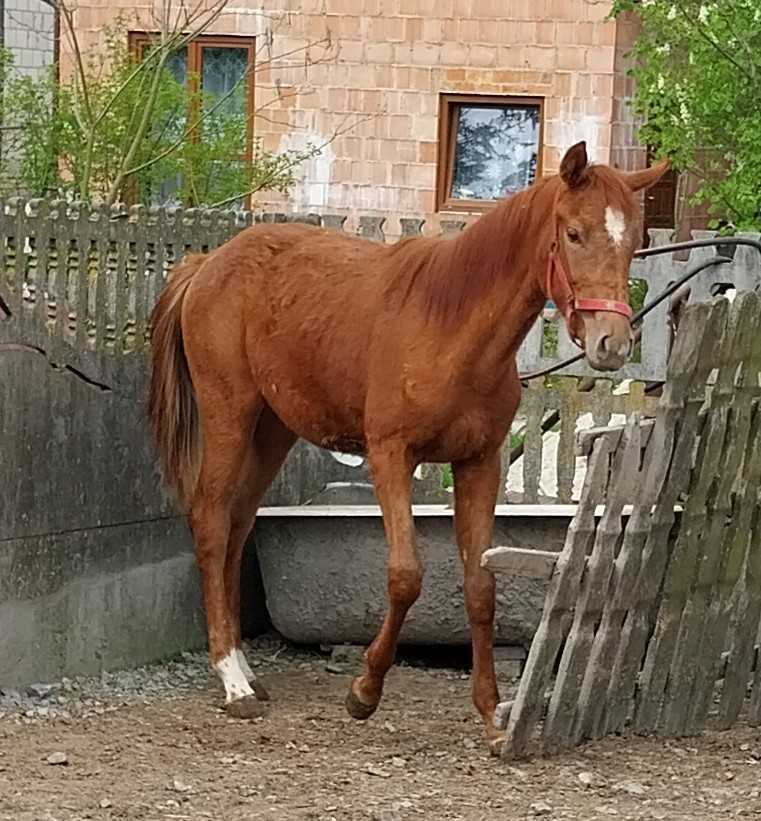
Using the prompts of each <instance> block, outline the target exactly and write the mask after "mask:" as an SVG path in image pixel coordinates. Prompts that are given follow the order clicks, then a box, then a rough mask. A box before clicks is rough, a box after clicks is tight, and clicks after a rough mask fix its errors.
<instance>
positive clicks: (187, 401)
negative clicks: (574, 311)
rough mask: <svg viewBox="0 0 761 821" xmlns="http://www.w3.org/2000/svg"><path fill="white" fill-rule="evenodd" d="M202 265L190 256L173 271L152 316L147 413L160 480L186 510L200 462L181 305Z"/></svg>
mask: <svg viewBox="0 0 761 821" xmlns="http://www.w3.org/2000/svg"><path fill="white" fill-rule="evenodd" d="M204 260H205V256H204V255H203V254H191V255H189V256H187V257H185V259H183V260H182V262H180V263H178V264H177V265H175V266H174V268H173V269H172V271H171V273H170V275H169V281H168V283H167V285H166V287H165V288H164V290H163V291H162V292H161V295H160V296H159V298H158V301H157V302H156V306H155V307H154V309H153V312H152V313H151V365H152V369H151V386H150V392H149V400H148V413H149V416H150V420H151V426H152V427H153V436H154V441H155V444H156V449H157V450H158V454H159V462H160V465H161V469H162V473H163V475H164V480H165V481H166V482H167V484H168V485H169V486H170V488H171V489H172V490H173V491H174V493H175V495H176V496H177V498H178V500H179V501H180V503H181V504H182V506H183V507H184V508H185V509H187V508H188V507H189V505H190V502H191V501H192V498H193V493H194V491H195V488H196V483H197V481H198V473H199V469H200V463H201V431H200V426H199V419H198V406H197V404H196V397H195V391H194V390H193V380H192V379H191V376H190V369H189V367H188V360H187V357H186V355H185V346H184V343H183V337H182V325H181V321H180V320H181V315H182V303H183V301H184V299H185V294H186V293H187V290H188V286H189V285H190V282H191V280H192V278H193V276H194V274H195V273H196V272H197V271H198V269H199V268H200V267H201V265H202V263H203V262H204Z"/></svg>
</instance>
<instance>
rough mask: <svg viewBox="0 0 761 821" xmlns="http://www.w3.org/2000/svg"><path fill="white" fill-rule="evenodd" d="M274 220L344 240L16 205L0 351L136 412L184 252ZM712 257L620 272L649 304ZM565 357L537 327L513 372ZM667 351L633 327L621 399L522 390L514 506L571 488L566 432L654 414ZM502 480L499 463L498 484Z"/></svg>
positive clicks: (665, 343)
mask: <svg viewBox="0 0 761 821" xmlns="http://www.w3.org/2000/svg"><path fill="white" fill-rule="evenodd" d="M286 220H301V221H308V222H312V223H315V224H322V225H324V226H325V227H328V228H332V229H334V230H345V229H346V218H345V217H342V216H331V215H325V216H319V215H316V214H302V215H286V214H278V213H268V214H252V213H234V212H229V211H205V210H183V209H163V208H145V207H142V206H136V207H134V208H131V209H125V208H122V207H121V206H119V207H116V208H113V209H108V208H94V209H91V208H89V207H87V206H85V205H82V204H77V203H73V204H71V203H68V204H67V203H65V202H63V201H52V202H45V201H42V200H31V201H28V202H27V201H24V200H21V199H13V200H10V201H8V202H6V203H4V204H0V253H1V254H2V260H1V261H0V311H3V306H5V311H4V313H7V314H8V321H7V322H5V323H3V326H4V331H3V333H2V342H3V343H5V344H6V346H7V345H9V344H13V345H24V346H26V347H27V348H28V349H34V350H36V351H38V352H39V353H41V354H42V355H44V356H45V357H46V358H47V360H48V362H49V363H50V364H51V365H52V366H54V367H57V368H63V369H67V370H68V371H69V372H70V373H73V374H77V375H78V376H79V377H80V378H82V379H86V380H88V381H89V382H90V383H91V384H92V385H94V386H95V387H98V386H99V387H100V388H102V389H103V390H110V391H111V392H114V393H117V394H119V395H121V396H124V397H131V398H132V399H137V398H138V397H140V396H142V392H143V388H144V384H143V381H142V380H143V377H144V369H143V368H142V367H139V368H134V367H133V365H132V362H133V361H137V359H139V358H140V356H141V354H142V352H143V349H144V348H145V346H146V344H147V333H146V329H147V324H148V318H149V314H150V310H151V308H152V306H153V304H154V301H155V298H156V295H157V293H158V292H159V291H160V290H161V288H162V287H163V284H164V281H165V279H166V275H167V271H168V270H169V268H170V266H171V265H172V264H173V263H174V262H175V261H177V260H178V259H180V258H181V257H182V256H183V255H184V254H185V253H186V252H188V251H191V250H194V251H206V250H209V249H213V248H215V247H217V246H218V245H220V244H221V243H223V242H225V241H226V240H227V239H229V238H230V237H231V236H233V235H234V234H235V233H237V232H238V231H240V230H242V229H244V228H246V227H248V226H250V225H251V224H253V223H254V222H257V221H263V222H282V221H286ZM384 222H385V221H384V220H383V219H382V218H377V217H369V216H368V217H364V216H362V217H359V218H358V219H357V220H355V221H354V223H353V227H354V229H355V230H356V233H357V234H359V235H360V236H363V237H366V238H368V239H374V240H377V241H384V239H385V235H384V230H383V229H384ZM464 225H465V223H464V222H462V221H458V220H440V222H439V224H438V226H433V229H434V230H438V231H441V232H442V233H444V234H451V235H456V233H457V232H458V231H460V230H461V229H462V228H463V227H464ZM424 230H427V226H425V225H424V223H423V221H422V220H418V219H402V220H400V231H398V232H396V233H399V234H401V235H402V236H405V237H409V236H415V235H419V234H421V233H422V232H423V231H424ZM701 235H702V234H701ZM669 239H670V235H669V233H668V232H664V231H654V232H652V236H651V240H652V244H654V245H662V244H664V243H666V242H667V241H668V240H669ZM712 254H713V251H712V250H711V249H697V250H694V251H693V252H692V254H691V255H690V258H689V259H688V260H687V261H677V260H675V259H673V258H671V257H670V256H658V257H652V258H649V259H646V260H638V261H636V262H635V263H634V265H633V267H632V278H633V279H639V280H643V281H645V282H646V283H647V289H648V294H650V295H653V294H654V293H655V292H657V291H659V290H660V289H661V288H662V287H664V286H665V285H666V284H668V283H669V282H671V281H673V280H675V279H676V278H677V277H678V276H679V275H680V274H681V273H682V272H683V271H684V270H685V267H686V266H692V265H694V264H695V263H696V262H699V261H701V260H703V259H705V258H707V257H708V256H710V255H712ZM760 277H761V265H759V264H758V259H757V255H756V252H755V251H754V250H753V249H748V248H738V249H737V251H736V253H735V255H734V260H733V262H732V263H731V264H726V265H722V266H712V267H711V268H709V269H707V270H706V271H704V272H703V273H702V274H701V275H700V276H699V277H697V278H696V280H694V281H693V283H692V299H693V300H695V299H702V298H705V297H706V296H707V295H710V293H711V291H712V289H713V288H714V287H715V286H716V285H717V284H724V283H728V282H729V283H734V284H735V285H736V286H737V287H738V288H743V289H754V288H756V287H757V286H758V285H759V282H760V281H761V278H760ZM549 336H553V337H556V338H557V350H556V351H555V353H554V354H553V355H552V356H550V355H549V354H548V353H547V346H546V342H547V339H548V338H549ZM571 348H572V343H571V342H570V341H569V340H568V339H567V336H566V334H565V330H564V328H563V327H558V330H557V331H556V332H555V333H554V334H552V335H550V334H549V333H548V320H547V319H546V318H541V319H540V320H538V321H537V324H536V325H535V327H534V328H533V329H532V331H531V332H530V334H529V336H528V338H527V340H526V342H525V344H524V345H523V346H522V348H521V350H520V354H519V360H520V369H521V370H522V371H531V370H534V369H536V368H538V367H543V366H545V365H547V364H551V363H553V362H556V361H558V360H559V359H560V358H562V357H563V356H565V355H566V354H567V353H568V352H569V351H571ZM668 348H669V339H668V329H667V322H666V305H665V304H664V305H662V306H660V307H659V308H658V309H656V310H655V311H653V312H652V313H651V314H650V315H649V316H648V318H647V319H646V321H645V325H644V330H643V337H642V355H641V359H640V361H639V362H633V363H631V364H629V365H627V366H626V367H625V368H624V370H623V371H622V372H621V373H619V374H617V379H621V378H627V379H631V380H634V382H632V383H631V385H630V387H629V389H628V393H623V394H622V393H620V391H618V392H615V391H614V390H613V387H614V385H613V383H612V382H610V381H603V380H600V381H599V382H598V383H597V386H596V388H595V390H594V391H593V392H591V393H585V392H580V391H578V390H577V385H576V381H575V380H573V379H565V380H555V381H554V382H553V384H552V386H551V387H548V386H547V385H545V384H544V383H540V384H534V385H532V386H531V387H530V388H529V389H528V390H527V391H526V394H525V397H524V401H523V405H522V407H521V409H520V411H519V415H518V422H517V425H516V427H517V429H519V433H520V435H521V436H524V435H525V449H524V456H523V458H522V459H521V461H520V462H519V464H517V465H516V466H514V468H513V472H512V475H513V476H514V477H515V478H518V479H520V484H521V491H520V494H519V496H518V498H520V499H521V500H525V501H529V502H533V501H538V500H540V499H541V500H542V501H553V500H557V501H560V502H568V501H571V500H572V498H573V496H574V481H575V480H576V483H577V484H578V480H579V476H580V475H581V474H580V468H583V464H584V461H585V460H584V457H577V456H576V455H575V454H574V449H573V442H574V437H575V434H576V431H577V428H578V427H579V425H580V424H587V425H589V424H596V425H604V424H606V423H607V422H609V421H610V419H611V416H612V415H613V414H629V413H631V412H633V411H635V410H636V411H640V412H644V413H649V412H650V411H651V409H652V406H653V403H652V401H650V399H649V398H648V397H646V396H645V394H644V392H643V390H642V389H641V385H640V384H639V383H640V382H642V381H646V380H659V379H662V378H663V376H664V374H665V363H666V357H667V353H668ZM574 350H575V349H574ZM588 373H590V372H589V371H588V369H587V366H586V365H583V364H579V365H576V366H574V367H572V368H570V369H568V370H567V371H564V374H571V375H577V376H578V375H583V374H588ZM553 409H556V410H558V412H559V423H558V425H557V426H556V430H555V431H553V432H551V433H550V434H548V435H547V436H545V437H543V436H542V435H541V417H542V415H543V414H544V413H545V412H548V411H551V410H553ZM580 420H581V421H580ZM549 445H552V446H553V447H554V446H555V445H556V451H557V452H556V453H555V452H554V451H553V452H552V453H550V452H549ZM543 451H544V453H543ZM548 461H549V464H548ZM507 469H508V464H507V453H506V457H505V474H506V475H507ZM548 471H549V473H550V474H551V475H552V480H553V481H552V483H551V484H552V485H553V486H552V488H551V489H550V490H547V489H546V488H544V489H543V488H542V481H541V480H542V476H543V475H544V477H545V479H546V477H547V474H548ZM367 479H368V476H367V471H366V467H365V466H364V465H362V466H359V467H358V468H357V469H354V470H352V469H351V468H349V467H347V466H343V465H342V466H337V467H336V468H335V471H333V473H332V474H331V475H330V476H329V477H328V478H327V481H328V482H332V481H344V480H347V481H349V482H351V483H355V484H362V483H364V482H366V481H367ZM443 484H444V476H443V473H442V469H440V468H438V467H435V466H427V467H426V468H425V469H424V470H423V478H422V479H421V480H420V481H419V482H418V483H417V487H418V497H419V498H420V500H421V501H428V502H434V501H448V500H449V494H448V493H447V492H446V491H445V490H444V489H443V488H442V485H443ZM513 498H515V497H513Z"/></svg>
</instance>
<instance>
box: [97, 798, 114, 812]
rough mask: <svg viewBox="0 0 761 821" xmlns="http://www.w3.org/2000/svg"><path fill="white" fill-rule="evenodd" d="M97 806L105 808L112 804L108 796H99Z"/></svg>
mask: <svg viewBox="0 0 761 821" xmlns="http://www.w3.org/2000/svg"><path fill="white" fill-rule="evenodd" d="M99 806H100V808H101V809H102V810H107V809H108V808H109V807H111V806H112V804H111V799H110V798H101V799H100V804H99Z"/></svg>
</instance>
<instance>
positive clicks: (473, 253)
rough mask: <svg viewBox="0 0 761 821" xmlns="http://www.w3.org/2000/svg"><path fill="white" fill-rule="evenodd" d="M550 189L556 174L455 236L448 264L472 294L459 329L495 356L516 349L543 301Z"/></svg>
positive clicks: (552, 191)
mask: <svg viewBox="0 0 761 821" xmlns="http://www.w3.org/2000/svg"><path fill="white" fill-rule="evenodd" d="M555 194H556V184H555V178H552V179H550V180H543V181H541V182H539V183H537V184H536V185H534V186H532V187H531V188H528V189H526V190H525V191H522V192H520V193H518V194H516V195H514V196H513V197H511V198H509V199H508V200H505V201H504V202H502V203H501V204H500V205H499V206H497V207H496V208H494V209H493V210H492V211H490V212H489V213H487V214H485V215H484V216H482V217H481V218H479V219H478V220H477V221H476V222H475V223H473V225H471V226H470V227H469V228H468V229H467V230H466V231H464V232H463V233H462V234H461V235H460V236H459V237H458V238H457V239H456V240H455V243H456V247H455V248H454V249H453V253H452V259H453V260H454V263H453V264H455V265H458V267H459V271H458V273H459V275H460V276H462V277H465V283H466V284H467V286H468V292H467V296H468V297H469V298H471V299H472V300H473V301H472V304H471V305H470V306H468V307H469V310H468V312H467V314H468V318H467V320H466V321H465V322H464V323H462V329H463V333H465V334H467V335H469V337H470V340H471V341H472V343H474V344H475V343H476V342H478V343H479V344H476V345H475V347H483V346H485V347H487V348H488V349H489V350H491V351H493V352H494V355H495V357H497V358H502V357H506V356H510V355H512V354H514V353H515V352H517V350H518V347H519V346H520V344H521V342H522V341H523V339H524V338H525V336H526V334H527V333H528V332H529V330H530V329H531V326H532V325H533V324H534V322H535V321H536V318H537V316H538V315H539V313H540V311H541V309H542V306H543V305H544V302H545V298H546V297H545V295H544V291H543V287H542V277H543V276H544V272H545V271H546V270H547V264H548V260H549V255H550V251H551V247H552V242H553V239H554V230H555V229H554V223H553V219H552V215H553V208H554V201H555ZM482 353H483V355H487V354H485V353H484V352H482ZM479 355H482V354H479Z"/></svg>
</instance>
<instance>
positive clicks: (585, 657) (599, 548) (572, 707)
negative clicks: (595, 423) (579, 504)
mask: <svg viewBox="0 0 761 821" xmlns="http://www.w3.org/2000/svg"><path fill="white" fill-rule="evenodd" d="M639 462H640V435H639V416H638V415H637V414H635V415H633V416H632V418H631V419H630V420H629V422H628V424H627V426H626V429H625V431H624V434H623V437H622V440H621V446H620V448H619V450H618V451H617V452H616V454H615V459H614V460H613V469H612V471H611V476H610V480H609V482H608V494H607V496H608V498H607V500H606V505H605V513H604V514H603V516H602V519H601V520H600V523H599V525H598V527H597V533H596V535H595V540H594V546H593V548H592V554H591V555H590V557H589V560H588V562H587V566H586V572H585V573H584V576H583V578H582V580H581V590H580V593H579V596H578V599H577V602H576V607H575V612H574V619H573V624H572V626H571V630H570V633H569V635H568V638H567V640H566V643H565V647H564V649H563V655H562V656H561V659H560V667H559V669H558V674H557V678H556V680H555V687H554V690H553V693H552V696H551V698H550V704H549V707H548V709H547V717H546V719H545V722H544V730H543V733H542V741H543V745H544V750H545V752H548V753H552V752H557V751H558V750H561V749H563V748H564V747H568V746H570V745H572V744H573V742H574V725H575V724H576V717H577V710H578V709H579V707H580V706H581V702H582V700H583V698H584V696H585V695H587V696H588V695H589V693H588V690H589V685H588V686H587V692H586V693H585V692H584V691H583V690H582V682H583V681H587V682H589V681H590V675H588V672H589V668H588V664H589V662H590V654H591V649H592V644H593V641H594V638H595V630H596V627H597V624H598V623H599V621H600V617H601V615H602V611H603V608H604V606H605V600H606V596H607V593H608V584H609V581H610V578H611V573H612V570H613V563H614V560H615V553H616V545H617V544H618V539H619V536H620V535H621V530H622V527H623V525H622V517H621V514H622V511H623V507H624V503H625V502H627V501H629V499H631V497H632V495H633V493H634V489H635V487H636V485H637V479H638V475H639ZM598 672H599V671H598V670H597V669H594V670H592V672H591V677H594V676H595V675H597V674H598Z"/></svg>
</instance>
